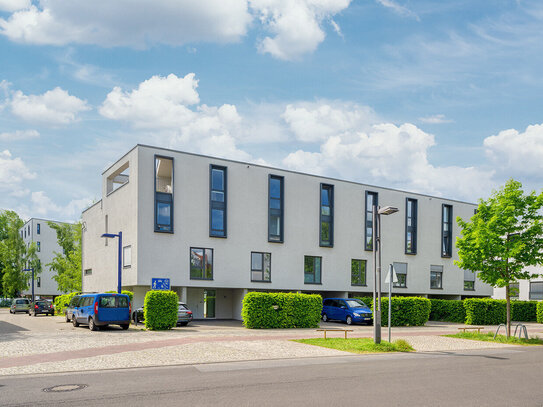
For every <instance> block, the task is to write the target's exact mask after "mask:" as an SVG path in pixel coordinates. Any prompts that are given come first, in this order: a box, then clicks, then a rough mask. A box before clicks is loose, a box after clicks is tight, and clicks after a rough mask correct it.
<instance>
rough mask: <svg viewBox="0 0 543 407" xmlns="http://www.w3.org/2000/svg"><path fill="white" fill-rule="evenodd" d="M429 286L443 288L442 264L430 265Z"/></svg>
mask: <svg viewBox="0 0 543 407" xmlns="http://www.w3.org/2000/svg"><path fill="white" fill-rule="evenodd" d="M430 288H443V266H430Z"/></svg>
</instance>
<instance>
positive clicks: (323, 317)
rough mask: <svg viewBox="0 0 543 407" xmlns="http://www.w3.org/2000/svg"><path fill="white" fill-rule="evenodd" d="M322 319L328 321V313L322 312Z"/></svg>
mask: <svg viewBox="0 0 543 407" xmlns="http://www.w3.org/2000/svg"><path fill="white" fill-rule="evenodd" d="M322 321H323V322H326V321H328V315H326V314H322Z"/></svg>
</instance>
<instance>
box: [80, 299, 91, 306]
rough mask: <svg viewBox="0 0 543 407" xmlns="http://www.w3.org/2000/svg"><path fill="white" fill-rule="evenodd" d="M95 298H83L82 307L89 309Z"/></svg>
mask: <svg viewBox="0 0 543 407" xmlns="http://www.w3.org/2000/svg"><path fill="white" fill-rule="evenodd" d="M92 300H93V297H83V298H82V299H81V302H80V303H79V306H80V307H88V306H89V305H91V304H92Z"/></svg>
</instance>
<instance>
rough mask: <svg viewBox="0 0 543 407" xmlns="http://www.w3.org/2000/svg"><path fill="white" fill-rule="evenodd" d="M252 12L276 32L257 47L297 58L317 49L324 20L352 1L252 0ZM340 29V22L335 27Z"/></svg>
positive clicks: (285, 56) (329, 18)
mask: <svg viewBox="0 0 543 407" xmlns="http://www.w3.org/2000/svg"><path fill="white" fill-rule="evenodd" d="M249 4H250V6H251V9H252V10H253V12H254V13H255V14H256V15H257V16H258V18H259V20H260V22H261V23H262V24H263V26H264V27H265V28H266V29H267V30H268V31H270V32H271V33H272V34H273V37H270V36H268V37H265V38H264V39H262V40H261V41H259V44H258V50H259V51H260V52H262V53H264V54H270V55H272V56H274V57H276V58H279V59H284V60H294V59H297V58H299V57H300V56H302V55H304V54H308V53H311V52H313V51H315V49H316V48H317V47H318V45H319V44H320V43H321V42H323V41H324V38H325V36H326V35H325V33H324V31H323V29H322V22H323V21H324V20H331V17H332V16H334V15H335V14H337V13H339V12H341V11H342V10H344V9H346V8H347V7H349V4H350V0H299V1H284V0H250V1H249ZM334 30H335V31H336V32H338V31H339V26H337V24H336V25H335V26H334Z"/></svg>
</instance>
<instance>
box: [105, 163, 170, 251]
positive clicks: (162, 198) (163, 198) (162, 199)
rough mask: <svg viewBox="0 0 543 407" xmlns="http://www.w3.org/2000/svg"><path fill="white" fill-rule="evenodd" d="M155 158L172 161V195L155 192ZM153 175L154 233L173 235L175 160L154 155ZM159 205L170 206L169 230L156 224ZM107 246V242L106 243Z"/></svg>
mask: <svg viewBox="0 0 543 407" xmlns="http://www.w3.org/2000/svg"><path fill="white" fill-rule="evenodd" d="M157 158H162V159H165V160H171V161H172V193H171V194H170V193H167V192H157V190H156V178H157V174H156V160H157ZM153 175H154V197H155V204H154V211H155V214H154V219H155V232H157V233H171V234H173V232H174V222H173V221H174V216H173V214H174V197H173V194H174V192H175V188H174V181H175V160H174V158H173V157H168V156H165V155H159V154H155V156H154V160H153ZM159 203H163V204H169V205H170V229H169V230H164V229H161V228H160V227H161V225H159V224H158V204H159ZM105 240H106V241H107V239H105ZM106 244H107V242H106Z"/></svg>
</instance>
